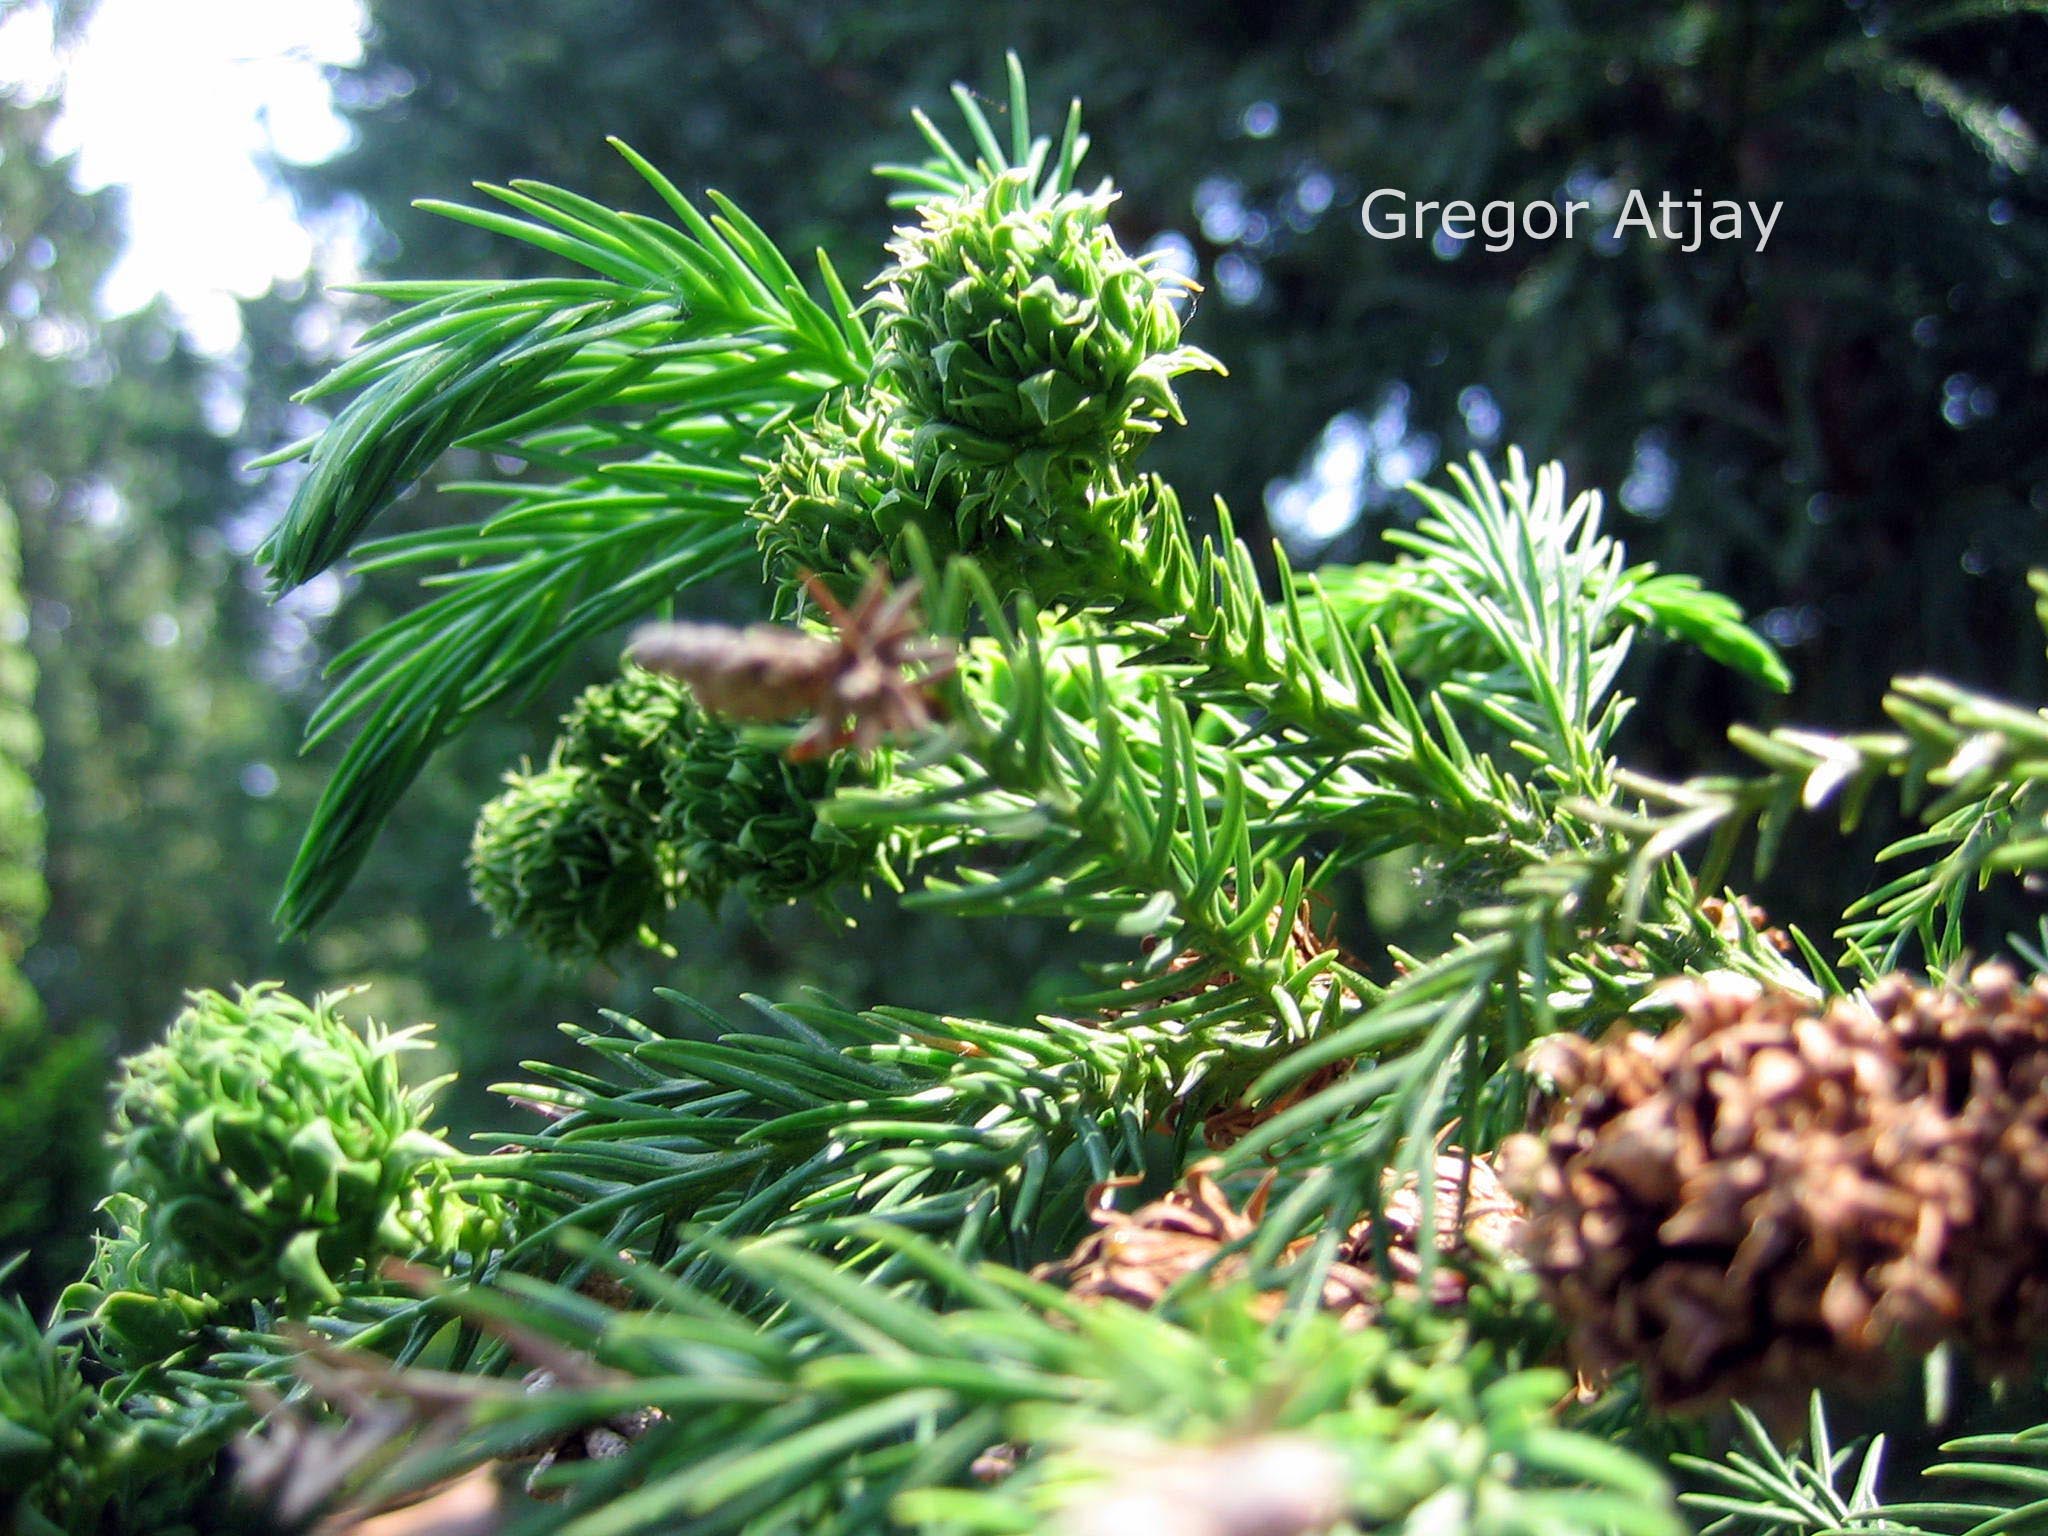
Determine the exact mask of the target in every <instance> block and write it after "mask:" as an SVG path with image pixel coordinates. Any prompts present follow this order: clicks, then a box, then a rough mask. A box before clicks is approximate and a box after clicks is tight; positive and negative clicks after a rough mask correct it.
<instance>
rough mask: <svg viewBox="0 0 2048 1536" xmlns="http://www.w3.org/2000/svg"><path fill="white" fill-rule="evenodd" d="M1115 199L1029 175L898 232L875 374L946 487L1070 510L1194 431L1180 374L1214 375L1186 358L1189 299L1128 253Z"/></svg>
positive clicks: (946, 206)
mask: <svg viewBox="0 0 2048 1536" xmlns="http://www.w3.org/2000/svg"><path fill="white" fill-rule="evenodd" d="M1112 201H1113V197H1112V195H1111V194H1109V193H1107V192H1097V193H1093V194H1082V193H1065V194H1062V195H1059V196H1054V197H1048V196H1045V195H1043V194H1041V193H1040V192H1039V191H1038V190H1037V188H1036V186H1035V185H1034V178H1033V176H1032V175H1031V173H1030V172H1029V171H1026V170H1016V171H1011V172H1009V173H1007V174H1005V175H1003V176H1000V177H997V178H996V179H995V180H994V181H993V182H991V183H989V184H988V185H987V186H986V187H984V188H981V189H979V190H977V191H976V192H974V193H972V194H970V195H968V196H965V197H960V198H946V199H941V200H938V201H935V202H932V203H929V204H927V205H926V206H925V207H924V208H923V209H922V210H921V212H922V215H923V217H922V220H921V222H920V223H919V224H918V225H916V226H913V227H906V228H903V229H900V230H898V231H897V237H896V239H895V240H894V241H893V242H892V243H891V245H890V251H891V253H892V254H893V255H894V256H895V258H896V261H895V265H893V266H891V267H890V268H889V269H888V270H887V271H885V272H884V273H883V274H882V276H881V277H880V278H879V279H878V280H877V286H878V287H880V289H881V293H880V296H879V297H878V298H877V300H876V307H877V308H878V309H879V310H880V311H881V315H882V319H881V322H880V325H879V326H878V328H877V341H878V343H879V350H878V357H877V364H876V371H877V374H878V375H879V377H880V379H881V380H882V382H883V383H884V385H885V386H886V387H887V388H888V389H889V391H890V392H891V393H893V394H894V395H896V396H897V397H898V398H900V399H901V400H902V401H903V404H904V407H905V412H904V414H905V417H906V419H907V420H908V421H909V422H910V424H911V425H912V426H913V427H914V428H915V429H916V431H917V432H918V434H919V437H920V444H919V451H920V453H932V454H935V455H937V457H938V459H939V460H940V465H939V474H940V478H944V477H945V476H947V475H949V474H951V473H953V472H954V471H955V470H956V469H957V470H958V471H959V472H961V473H963V474H966V475H968V476H976V475H979V474H981V473H983V472H984V471H987V470H992V469H995V470H1002V471H1005V472H1008V473H1013V474H1014V475H1015V476H1016V477H1017V478H1018V479H1019V480H1020V481H1022V482H1023V483H1024V484H1026V485H1027V486H1029V487H1031V488H1032V489H1033V490H1034V491H1035V492H1037V493H1039V494H1041V495H1043V494H1045V493H1046V492H1047V490H1048V489H1050V490H1051V492H1052V494H1053V496H1054V497H1055V498H1058V497H1060V496H1061V495H1063V494H1065V493H1067V492H1070V491H1071V490H1072V489H1073V488H1074V487H1077V486H1080V485H1085V484H1086V483H1088V482H1089V481H1090V480H1092V479H1094V478H1095V477H1096V476H1097V475H1098V474H1100V473H1101V471H1102V470H1103V469H1105V468H1107V467H1108V466H1109V465H1111V464H1115V463H1120V462H1122V461H1124V460H1126V459H1128V458H1129V457H1130V455H1131V454H1132V453H1133V452H1135V451H1136V449H1137V448H1138V447H1139V446H1140V444H1141V443H1142V442H1143V440H1144V439H1145V438H1147V437H1149V436H1150V435H1151V434H1152V433H1154V432H1156V431H1158V430H1159V427H1160V424H1161V423H1162V422H1164V421H1169V420H1171V421H1179V420H1180V419H1181V413H1180V404H1179V402H1178V401H1177V400H1176V399H1175V398H1174V393H1173V380H1174V378H1175V377H1176V376H1177V375H1179V374H1183V373H1187V372H1189V371H1191V370H1194V369H1202V368H1215V367H1216V366H1217V364H1216V363H1215V361H1214V359H1212V358H1210V357H1209V356H1208V355H1207V354H1206V353H1203V352H1201V351H1199V350H1198V349H1196V348H1193V347H1185V346H1182V345H1181V344H1180V316H1179V315H1178V314H1177V313H1176V312H1175V310H1174V307H1173V300H1174V298H1175V297H1176V295H1177V292H1178V290H1177V289H1176V288H1175V286H1174V285H1173V284H1172V283H1171V282H1170V281H1169V280H1167V279H1164V278H1162V277H1161V275H1160V274H1159V271H1158V270H1157V268H1156V267H1155V266H1153V265H1152V264H1151V263H1148V262H1146V261H1143V260H1140V259H1138V258H1135V257H1133V256H1131V255H1129V254H1127V253H1126V252H1125V251H1124V249H1123V247H1122V246H1121V245H1119V244H1118V243H1117V238H1116V235H1115V233H1114V232H1113V231H1112V230H1111V229H1110V227H1109V209H1110V205H1111V202H1112Z"/></svg>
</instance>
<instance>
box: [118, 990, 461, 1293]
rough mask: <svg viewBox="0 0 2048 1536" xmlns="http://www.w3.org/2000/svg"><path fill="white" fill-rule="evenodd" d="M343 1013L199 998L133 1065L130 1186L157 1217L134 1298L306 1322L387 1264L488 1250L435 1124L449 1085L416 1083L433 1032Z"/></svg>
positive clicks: (122, 1096)
mask: <svg viewBox="0 0 2048 1536" xmlns="http://www.w3.org/2000/svg"><path fill="white" fill-rule="evenodd" d="M335 1001H336V999H334V998H331V997H323V998H320V999H318V1000H317V1001H315V1002H314V1003H312V1004H310V1005H308V1004H306V1003H302V1002H300V1001H298V1000H297V999H295V998H293V997H290V996H289V995H287V994H286V993H284V992H282V991H279V990H278V989H277V988H276V987H275V986H272V985H262V986H256V987H250V988H247V989H243V990H240V991H238V992H237V993H236V995H235V996H234V997H232V998H229V997H225V996H222V995H221V994H219V993H216V992H195V993H193V994H191V996H190V999H189V1002H188V1006H187V1007H186V1008H185V1010H184V1011H183V1012H182V1013H180V1014H179V1015H178V1017H177V1018H176V1019H175V1020H174V1021H173V1022H172V1024H171V1027H170V1030H169V1031H168V1032H167V1033H166V1035H165V1037H164V1040H163V1042H162V1043H161V1044H160V1045H156V1046H153V1047H151V1048H150V1049H149V1050H146V1051H143V1052H141V1053H140V1054H139V1055H136V1056H132V1057H130V1058H129V1059H128V1060H127V1061H126V1062H124V1063H123V1064H122V1071H121V1076H120V1079H119V1083H118V1088H117V1093H116V1097H115V1103H114V1129H115V1145H116V1147H117V1149H118V1153H119V1163H118V1164H117V1166H116V1168H115V1171H114V1185H115V1188H116V1190H117V1191H118V1192H120V1193H124V1194H128V1195H132V1196H133V1197H134V1198H135V1199H136V1200H137V1201H138V1202H140V1205H141V1207H142V1212H143V1215H142V1220H141V1224H140V1228H139V1230H140V1234H141V1246H138V1248H137V1249H136V1251H135V1252H134V1253H133V1254H132V1255H129V1256H127V1257H126V1258H124V1260H123V1262H124V1263H126V1264H129V1265H130V1266H131V1267H132V1271H133V1273H132V1274H130V1275H124V1276H123V1277H122V1280H123V1283H124V1284H127V1283H128V1282H129V1281H130V1280H131V1279H132V1280H133V1281H134V1282H136V1283H137V1284H138V1286H139V1287H140V1288H142V1289H146V1290H147V1291H149V1292H152V1293H154V1294H157V1295H163V1294H164V1293H165V1292H171V1293H174V1294H193V1295H205V1296H209V1297H212V1298H215V1299H217V1300H219V1301H224V1302H227V1301H241V1300H249V1301H259V1302H266V1303H281V1304H283V1305H284V1306H286V1307H287V1308H302V1307H304V1306H306V1305H308V1304H310V1303H314V1302H327V1303H331V1302H333V1301H335V1300H338V1299H339V1291H338V1289H337V1285H336V1282H337V1280H339V1279H342V1278H345V1277H346V1276H347V1275H348V1274H349V1273H350V1272H351V1271H353V1270H355V1269H356V1268H357V1266H358V1265H374V1264H375V1262H376V1261H377V1260H378V1259H379V1258H380V1257H382V1256H383V1255H386V1254H393V1253H396V1254H410V1253H415V1252H419V1251H422V1250H424V1251H428V1252H435V1253H445V1252H447V1251H449V1250H451V1249H453V1248H455V1247H456V1246H458V1245H460V1244H461V1243H463V1242H464V1241H465V1240H467V1241H476V1240H479V1239H480V1238H481V1237H482V1236H484V1235H487V1232H488V1228H489V1226H490V1224H491V1221H492V1220H493V1218H494V1214H495V1213H494V1211H493V1210H492V1209H490V1208H488V1207H477V1206H473V1205H471V1204H470V1203H469V1202H467V1201H465V1200H464V1199H463V1198H462V1197H461V1196H460V1195H458V1194H457V1193H456V1191H455V1190H454V1189H453V1188H452V1187H451V1179H450V1174H449V1170H448V1163H449V1160H450V1159H451V1158H452V1157H453V1156H454V1153H453V1151H452V1149H451V1148H450V1147H448V1145H447V1144H446V1143H445V1142H443V1141H441V1140H440V1139H439V1138H438V1137H436V1136H433V1135H430V1134H429V1133H428V1132H427V1131H426V1129H425V1127H424V1123H423V1122H424V1119H425V1116H426V1114H427V1111H428V1109H429V1107H430V1105H431V1102H432V1098H433V1095H434V1093H435V1091H437V1090H438V1088H439V1087H440V1086H441V1085H440V1084H438V1083H436V1084H430V1085H428V1086H426V1087H423V1088H411V1087H408V1086H407V1085H406V1084H405V1082H404V1081H403V1079H402V1078H401V1076H400V1073H399V1061H400V1058H401V1057H402V1056H403V1055H404V1054H405V1053H406V1052H407V1051H408V1050H411V1049H415V1048H417V1047H419V1045H420V1044H421V1040H420V1031H418V1030H407V1031H403V1032H400V1033H397V1034H391V1033H387V1032H386V1031H384V1030H383V1029H381V1028H380V1027H379V1026H377V1025H376V1024H374V1023H372V1024H366V1025H365V1026H364V1028H363V1030H362V1031H361V1032H360V1033H358V1032H357V1031H356V1030H354V1029H352V1028H350V1027H349V1025H348V1024H347V1023H345V1022H344V1021H343V1020H342V1019H341V1018H340V1017H339V1016H338V1015H337V1014H336V1012H335V1010H334V1003H335ZM187 1288H189V1292H188V1291H187Z"/></svg>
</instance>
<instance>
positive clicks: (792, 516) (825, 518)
mask: <svg viewBox="0 0 2048 1536" xmlns="http://www.w3.org/2000/svg"><path fill="white" fill-rule="evenodd" d="M936 442H937V439H936V438H932V437H929V436H927V437H925V438H923V439H922V440H921V439H920V437H919V434H918V432H917V431H915V430H913V428H912V427H910V426H909V425H908V418H907V416H906V415H905V414H903V413H901V412H894V411H893V408H892V407H891V406H890V404H889V403H888V401H887V400H886V398H882V399H878V400H877V401H876V402H875V403H873V404H869V405H862V404H859V403H857V402H856V401H855V400H854V399H853V398H852V397H851V396H850V395H848V394H847V393H845V392H844V391H842V392H840V393H838V394H836V395H834V396H832V397H830V398H828V399H827V400H826V401H825V402H824V403H823V404H821V405H820V406H819V407H818V409H817V411H816V412H815V413H813V415H812V416H811V417H810V418H808V419H807V420H805V421H803V422H800V423H798V424H797V425H794V426H792V427H791V428H790V429H789V431H788V432H787V433H786V435H785V436H784V438H783V441H782V448H781V451H780V453H779V454H778V455H777V456H776V458H775V459H774V460H772V461H771V462H770V463H769V464H768V465H766V466H765V468H764V469H763V471H762V475H761V484H760V489H759V491H758V493H757V494H756V496H755V499H754V502H753V505H752V506H751V507H750V508H749V515H750V516H751V517H752V518H753V520H754V524H755V537H756V539H757V541H758V542H759V544H760V547H761V551H762V554H763V555H764V556H765V557H766V563H767V566H768V569H769V571H770V573H771V574H772V575H773V576H774V577H775V578H776V579H777V580H779V581H781V582H783V583H785V584H791V585H793V584H794V583H795V581H796V580H797V578H798V575H799V573H801V572H805V571H811V572H815V573H817V574H818V575H820V576H823V577H825V578H826V579H827V580H828V581H830V582H832V584H833V585H834V586H835V587H840V588H842V589H843V590H845V591H846V592H847V593H849V594H850V593H851V590H852V588H853V586H854V585H855V584H856V583H854V582H853V581H852V579H851V578H852V576H853V574H854V573H855V572H856V571H858V570H859V569H860V568H861V566H862V565H863V564H864V563H866V562H869V561H876V560H879V561H881V562H883V563H885V564H887V565H888V566H889V567H890V569H892V570H896V571H908V570H913V569H915V562H914V560H913V559H912V556H911V552H910V547H909V539H908V536H907V535H908V530H909V529H912V528H915V529H916V530H917V533H918V535H919V537H920V538H921V539H922V541H923V544H924V547H925V548H926V549H928V550H929V551H930V552H931V554H932V556H933V558H934V559H935V560H937V561H938V562H939V563H940V564H942V565H943V564H944V562H945V561H946V559H947V558H948V557H949V556H952V555H955V554H963V555H969V556H971V557H973V558H974V559H975V560H976V561H978V562H979V563H980V565H981V567H982V569H983V571H985V572H986V573H987V575H988V577H989V579H990V580H991V581H992V582H994V583H995V585H996V588H997V590H998V591H1001V592H1010V591H1020V590H1029V591H1030V592H1032V593H1033V594H1034V595H1035V596H1036V597H1037V598H1038V599H1039V601H1040V602H1041V603H1044V604H1047V605H1054V606H1057V605H1081V604H1085V603H1087V602H1089V601H1091V600H1092V599H1094V598H1095V597H1096V596H1098V595H1099V593H1100V591H1101V587H1102V578H1103V572H1104V568H1105V565H1106V564H1110V563H1113V561H1114V557H1115V552H1116V551H1117V550H1118V549H1119V548H1120V547H1123V546H1127V545H1130V544H1133V543H1135V542H1136V540H1137V539H1138V537H1139V531H1140V529H1141V527H1142V525H1143V518H1144V516H1145V514H1146V511H1147V507H1148V500H1147V497H1146V496H1145V495H1144V493H1143V491H1142V490H1141V489H1139V488H1127V487H1124V486H1122V485H1120V484H1119V483H1118V482H1117V481H1116V480H1115V478H1114V476H1113V475H1110V474H1108V473H1107V472H1106V470H1105V467H1104V466H1103V465H1100V464H1094V463H1091V462H1089V461H1087V460H1086V457H1085V455H1075V456H1070V457H1069V458H1067V459H1066V460H1064V461H1063V462H1064V465H1065V468H1064V469H1062V470H1061V471H1060V472H1059V474H1057V475H1053V476H1052V478H1051V479H1049V480H1040V481H1038V482H1037V483H1030V482H1027V481H1026V480H1025V479H1023V478H1022V477H1021V466H1022V461H1018V462H1015V463H1012V462H1007V461H1005V462H1002V463H998V464H997V465H995V466H994V467H992V468H991V467H987V466H983V467H982V468H981V469H979V470H977V471H976V472H975V473H972V474H968V473H964V472H956V471H958V470H959V469H960V462H959V461H958V459H957V457H949V455H948V454H947V452H946V450H944V449H943V448H942V447H936V446H935V444H936ZM1040 462H1041V461H1039V460H1033V461H1032V464H1033V466H1036V465H1038V464H1039V463H1040ZM949 465H950V467H948V466H949ZM1084 471H1085V472H1084ZM1048 473H1049V474H1050V473H1051V472H1050V471H1048Z"/></svg>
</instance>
